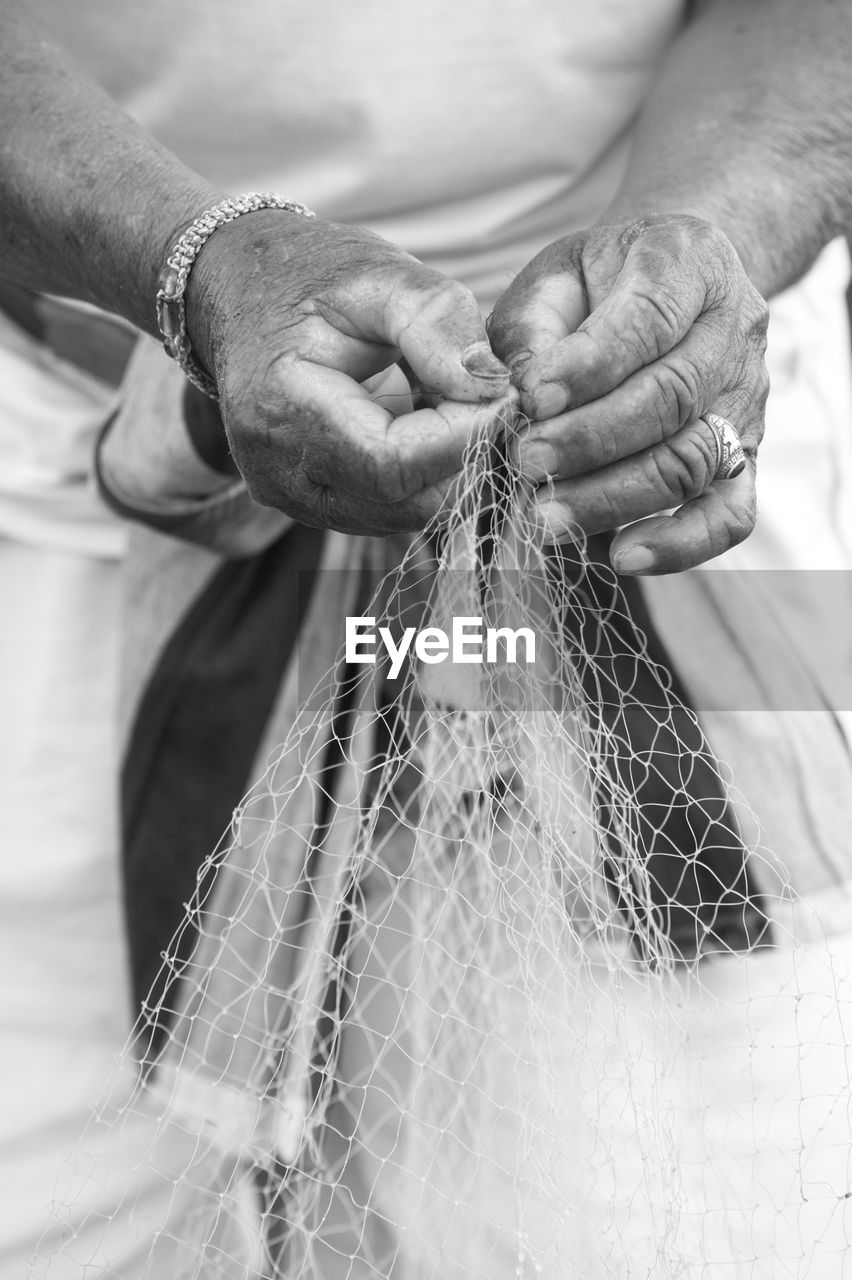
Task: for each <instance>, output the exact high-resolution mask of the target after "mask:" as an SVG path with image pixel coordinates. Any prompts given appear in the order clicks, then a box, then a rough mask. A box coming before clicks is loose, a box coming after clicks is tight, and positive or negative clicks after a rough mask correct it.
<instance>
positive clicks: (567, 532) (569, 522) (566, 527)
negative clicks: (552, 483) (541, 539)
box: [536, 498, 577, 542]
mask: <svg viewBox="0 0 852 1280" xmlns="http://www.w3.org/2000/svg"><path fill="white" fill-rule="evenodd" d="M536 514H537V516H538V518H539V520H540V521H541V524H542V527H543V529H544V533H545V537H546V538H548V539H549V540H551V541H553V542H565V541H567V540H568V539H570V538H572V536H573V535H574V534H575V533H576V531H577V528H576V522H575V520H574V513H573V511H572V510H571V508H570V507H569V506H567V505H566V504H565V503H564V502H554V501H553V499H547V498H546V499H545V500H544V501H541V500H540V499H539V500H538V501H537V502H536Z"/></svg>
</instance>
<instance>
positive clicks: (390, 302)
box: [384, 267, 510, 402]
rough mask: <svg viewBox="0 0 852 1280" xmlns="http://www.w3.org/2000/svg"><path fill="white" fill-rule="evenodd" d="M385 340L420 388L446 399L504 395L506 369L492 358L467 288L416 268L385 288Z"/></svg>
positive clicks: (434, 273)
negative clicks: (394, 285)
mask: <svg viewBox="0 0 852 1280" xmlns="http://www.w3.org/2000/svg"><path fill="white" fill-rule="evenodd" d="M384 323H385V326H386V335H385V337H386V341H387V342H388V344H389V345H391V346H395V347H396V348H397V349H398V350H399V351H400V352H401V353H402V355H403V357H404V358H405V360H406V361H407V363H408V364H409V366H410V367H411V369H412V371H413V373H414V374H415V375H416V377H417V380H418V382H419V383H420V386H421V387H422V389H423V390H424V391H425V392H426V393H427V395H428V394H431V395H434V396H437V397H439V398H441V399H446V400H461V401H467V402H470V401H474V402H477V401H483V400H485V401H490V400H496V399H498V398H500V397H502V396H505V395H506V394H507V393H508V391H509V381H510V379H509V371H508V369H507V368H506V366H505V364H502V363H501V362H500V360H498V359H497V357H496V356H495V355H494V352H493V351H492V350H491V344H490V343H489V341H488V335H487V333H486V331H485V321H484V319H483V317H482V314H481V312H480V310H479V307H478V305H477V302H476V299H475V298H474V296H473V294H472V293H471V292H470V290H469V289H467V288H465V286H464V285H462V284H459V283H458V282H457V281H455V280H449V279H447V278H446V277H444V276H441V275H440V274H439V273H438V272H433V271H430V270H428V269H427V268H426V267H422V268H420V271H419V272H417V273H414V272H411V273H408V274H407V276H406V279H405V280H404V282H403V283H402V284H399V283H398V284H397V287H395V288H394V289H392V290H391V292H390V296H389V297H388V299H387V302H386V305H385V307H384Z"/></svg>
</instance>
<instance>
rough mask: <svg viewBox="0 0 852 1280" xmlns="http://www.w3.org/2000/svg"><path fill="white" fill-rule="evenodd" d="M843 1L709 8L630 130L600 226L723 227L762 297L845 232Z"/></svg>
mask: <svg viewBox="0 0 852 1280" xmlns="http://www.w3.org/2000/svg"><path fill="white" fill-rule="evenodd" d="M850 66H852V0H706V2H705V3H704V4H703V5H702V6H701V7H700V11H699V14H698V16H697V17H696V19H695V21H694V22H693V23H692V24H690V26H689V27H688V28H687V29H686V30H685V31H684V32H683V33H682V35H681V37H680V38H679V40H678V41H677V42H676V44H675V45H674V47H673V49H672V51H671V53H670V55H669V57H668V58H667V60H666V62H665V65H664V67H663V69H662V73H661V75H660V76H659V78H658V80H657V83H656V84H655V87H654V90H653V92H652V94H651V96H650V97H649V99H648V101H647V104H646V106H645V109H644V111H643V113H642V116H641V118H640V120H639V123H638V127H637V132H636V139H635V147H634V150H633V153H632V157H631V161H630V164H629V167H628V171H627V174H626V177H625V180H624V182H623V184H622V186H621V189H620V191H619V193H618V195H617V197H616V199H615V201H614V203H613V205H612V207H611V208H610V210H608V211H607V214H606V220H614V219H621V218H624V217H634V216H636V217H638V216H641V215H642V214H643V213H650V212H654V213H687V214H693V215H695V216H697V217H700V218H704V219H706V220H708V221H710V222H713V223H715V224H716V225H717V226H719V227H720V228H721V229H722V230H723V231H724V232H725V233H726V234H727V235H728V237H729V238H730V239H731V241H732V242H733V244H734V245H735V247H736V249H737V251H738V252H739V254H740V257H741V258H742V260H743V263H744V265H745V267H746V269H747V271H748V273H749V275H750V277H751V279H752V281H753V282H754V283H755V285H756V286H757V288H758V289H759V290H760V291H761V292H762V293H763V294H764V296H767V297H769V296H771V295H772V294H773V293H776V292H777V291H778V290H779V289H782V288H784V287H785V286H786V285H788V284H790V283H792V282H793V281H794V280H795V279H797V278H798V276H799V275H801V274H802V272H803V271H805V270H806V269H807V268H808V266H809V265H810V263H811V262H812V261H813V259H814V257H815V256H816V254H817V253H818V252H819V250H820V249H821V248H822V246H823V245H824V244H826V243H827V242H828V240H830V239H831V238H832V237H833V236H834V235H837V234H840V233H842V232H845V231H846V230H847V228H848V226H849V225H850V222H852V74H850Z"/></svg>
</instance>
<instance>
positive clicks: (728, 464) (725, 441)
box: [701, 413, 746, 480]
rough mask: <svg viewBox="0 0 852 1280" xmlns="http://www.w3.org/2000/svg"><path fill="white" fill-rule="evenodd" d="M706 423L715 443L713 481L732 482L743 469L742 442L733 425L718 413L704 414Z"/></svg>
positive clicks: (744, 455) (744, 456)
mask: <svg viewBox="0 0 852 1280" xmlns="http://www.w3.org/2000/svg"><path fill="white" fill-rule="evenodd" d="M701 421H702V422H706V423H707V426H708V427H709V428H710V430H711V431H712V432H713V437H714V439H715V441H716V471H715V474H714V476H713V479H714V480H733V478H734V476H738V475H739V474H740V472H741V471H743V470H744V469H745V464H746V454H745V449H744V448H743V445H742V441H741V440H740V438H739V436H738V435H737V433H736V430H735V429H734V427H733V425H732V424H731V423H730V422H729V421H728V419H727V418H723V417H722V415H721V414H719V413H704V414H702V415H701Z"/></svg>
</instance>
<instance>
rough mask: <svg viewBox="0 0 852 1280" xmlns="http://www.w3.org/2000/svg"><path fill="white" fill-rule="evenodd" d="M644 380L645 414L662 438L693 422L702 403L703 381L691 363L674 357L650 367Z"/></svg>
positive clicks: (679, 357)
mask: <svg viewBox="0 0 852 1280" xmlns="http://www.w3.org/2000/svg"><path fill="white" fill-rule="evenodd" d="M644 377H645V379H646V386H645V388H644V397H645V405H644V411H645V414H646V417H647V418H648V420H649V421H652V422H653V423H654V425H655V426H657V427H658V428H659V431H660V435H661V436H664V437H665V436H670V435H672V434H673V432H675V431H679V430H680V428H681V427H685V426H686V425H687V423H689V422H691V421H692V420H693V418H694V417H695V415H696V412H697V410H698V405H699V403H700V401H701V393H702V387H703V378H702V376H701V373H700V371H699V369H698V368H697V367H696V365H695V364H694V363H693V362H692V361H691V360H688V359H685V358H684V357H682V356H670V357H669V358H668V359H666V360H662V361H657V362H656V363H655V364H653V365H651V366H649V367H648V369H646V371H645V375H644Z"/></svg>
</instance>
